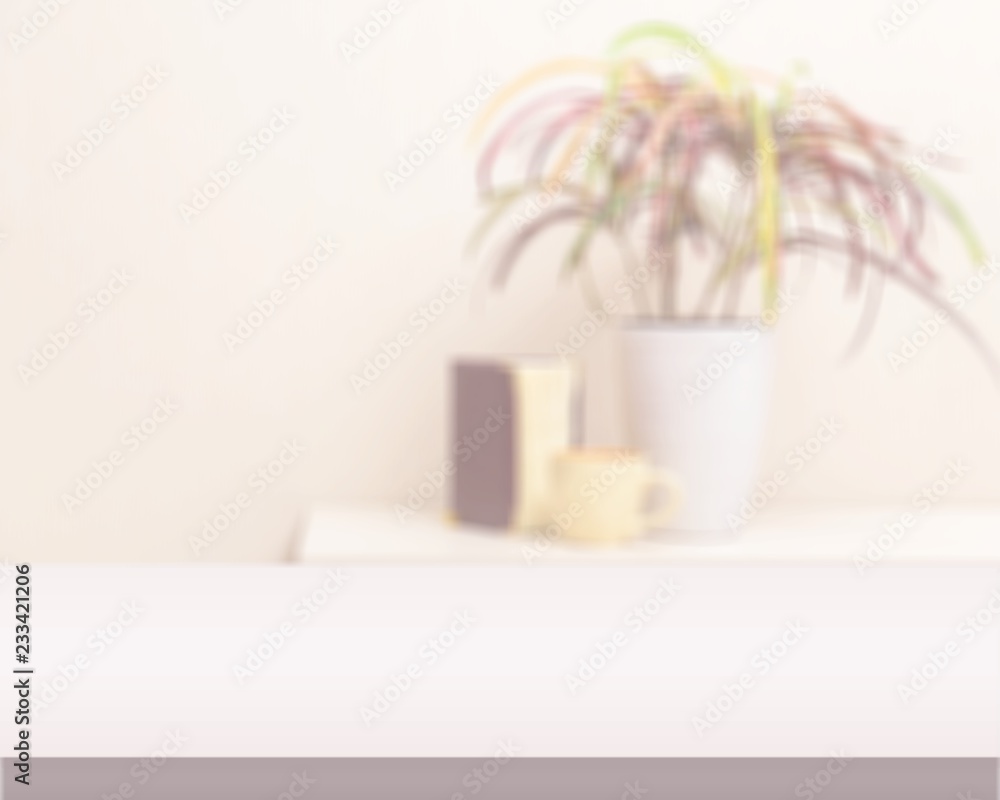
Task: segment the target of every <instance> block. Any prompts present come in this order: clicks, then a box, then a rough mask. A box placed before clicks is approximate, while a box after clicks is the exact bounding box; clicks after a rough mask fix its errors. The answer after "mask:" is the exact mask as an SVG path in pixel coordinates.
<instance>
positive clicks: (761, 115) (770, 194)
mask: <svg viewBox="0 0 1000 800" xmlns="http://www.w3.org/2000/svg"><path fill="white" fill-rule="evenodd" d="M753 115H754V143H755V145H756V152H757V153H760V164H759V166H758V169H757V181H758V191H759V208H758V211H757V220H758V225H757V243H758V247H759V250H760V257H761V264H762V266H763V268H764V305H765V307H766V308H771V307H772V306H773V305H774V302H775V300H776V299H777V296H778V278H779V276H778V236H779V224H780V221H779V218H778V192H779V185H778V159H777V150H776V148H775V147H774V136H773V129H772V127H771V115H770V114H769V113H768V110H767V107H766V105H765V104H764V102H763V101H762V100H761V99H760V98H759V97H757V96H756V95H755V96H754V98H753ZM755 155H756V153H755Z"/></svg>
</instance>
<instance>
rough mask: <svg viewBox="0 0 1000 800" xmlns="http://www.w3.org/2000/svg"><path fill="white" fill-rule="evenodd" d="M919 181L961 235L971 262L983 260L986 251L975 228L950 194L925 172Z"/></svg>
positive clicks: (978, 262) (979, 262)
mask: <svg viewBox="0 0 1000 800" xmlns="http://www.w3.org/2000/svg"><path fill="white" fill-rule="evenodd" d="M920 183H921V185H922V186H923V187H924V188H925V189H926V190H927V193H928V194H929V195H930V196H931V198H932V199H933V200H934V201H935V202H936V203H937V204H938V206H940V208H941V210H942V211H944V213H945V216H946V217H947V218H948V220H949V221H950V222H951V224H952V227H954V228H955V230H956V231H958V234H959V235H960V236H961V237H962V242H963V243H964V244H965V249H966V250H967V251H968V253H969V258H971V259H972V262H973V264H977V265H978V264H981V263H982V262H983V261H985V260H986V251H985V250H984V249H983V245H982V243H981V242H980V241H979V237H978V236H977V235H976V231H975V229H974V228H973V227H972V224H971V223H970V222H969V220H968V218H966V216H965V214H963V213H962V210H961V209H960V208H959V207H958V204H957V203H956V202H955V201H954V200H953V199H952V197H951V195H950V194H948V192H946V191H945V190H944V188H943V187H942V186H941V185H940V184H938V183H937V182H936V181H933V180H931V178H930V177H929V176H928V175H927V174H926V173H924V174H923V175H922V176H921V178H920Z"/></svg>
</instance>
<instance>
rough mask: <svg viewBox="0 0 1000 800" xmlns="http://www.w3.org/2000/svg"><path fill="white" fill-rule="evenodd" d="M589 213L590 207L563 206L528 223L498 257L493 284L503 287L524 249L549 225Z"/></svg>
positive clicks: (550, 210)
mask: <svg viewBox="0 0 1000 800" xmlns="http://www.w3.org/2000/svg"><path fill="white" fill-rule="evenodd" d="M589 214H590V209H588V208H582V207H577V206H561V207H559V208H552V209H549V210H548V211H546V212H544V213H543V214H542V215H541V216H539V217H538V218H536V219H535V220H534V221H533V222H531V223H530V224H529V225H526V226H525V227H524V228H522V229H521V230H520V231H518V233H517V235H516V236H514V237H513V238H512V239H511V240H510V241H509V242H508V243H507V246H506V247H505V248H504V250H503V252H502V253H501V254H500V258H499V259H497V263H496V267H495V269H494V271H493V285H494V286H497V287H501V286H503V285H504V284H505V283H506V282H507V279H508V278H509V277H510V273H511V271H512V270H513V268H514V265H515V264H516V263H517V260H518V258H520V256H521V254H522V253H523V252H524V249H525V248H526V247H527V246H528V245H529V244H530V243H531V242H532V240H534V239H535V237H537V236H538V235H539V234H540V233H542V232H543V231H545V230H546V229H547V228H549V226H551V225H553V224H555V223H557V222H563V221H566V220H568V219H572V218H574V217H584V216H588V215H589Z"/></svg>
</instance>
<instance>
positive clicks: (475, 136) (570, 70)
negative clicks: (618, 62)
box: [469, 58, 607, 143]
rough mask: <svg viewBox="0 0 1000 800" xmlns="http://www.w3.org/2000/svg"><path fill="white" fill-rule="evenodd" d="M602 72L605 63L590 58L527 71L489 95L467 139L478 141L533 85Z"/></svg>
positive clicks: (562, 60) (600, 74)
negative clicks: (500, 115) (507, 107)
mask: <svg viewBox="0 0 1000 800" xmlns="http://www.w3.org/2000/svg"><path fill="white" fill-rule="evenodd" d="M606 72H607V62H605V61H602V60H599V59H593V58H563V59H558V60H556V61H549V62H547V63H545V64H541V65H540V66H538V67H535V68H534V69H531V70H528V71H527V72H525V73H523V74H522V75H521V76H519V77H518V78H515V79H514V80H513V81H511V82H510V83H508V84H507V85H506V86H504V87H503V88H502V89H500V91H498V92H497V93H496V94H495V95H494V96H493V99H492V100H490V102H489V103H488V104H487V105H486V107H485V108H484V109H483V110H482V112H481V113H480V115H479V117H478V118H477V119H476V121H475V122H474V123H473V125H472V129H471V131H470V133H469V139H470V140H471V141H472V142H473V143H475V142H477V141H479V140H480V139H481V137H482V135H483V132H484V131H485V130H486V129H487V127H489V125H490V123H491V122H492V121H493V119H494V117H496V115H497V114H498V113H500V111H501V109H503V108H504V106H506V105H507V103H508V102H509V101H510V100H512V99H513V98H515V97H517V96H518V95H520V94H521V93H522V92H524V91H525V90H527V89H530V88H532V87H533V86H537V85H538V84H540V83H543V82H544V81H548V80H551V79H552V78H558V77H565V76H567V75H568V76H572V77H574V78H579V77H580V75H581V74H591V75H597V76H603V75H605V74H606Z"/></svg>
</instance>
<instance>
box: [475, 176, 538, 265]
mask: <svg viewBox="0 0 1000 800" xmlns="http://www.w3.org/2000/svg"><path fill="white" fill-rule="evenodd" d="M538 188H540V187H538ZM531 191H532V187H531V186H530V185H524V184H518V185H516V186H511V187H508V188H506V189H503V190H501V191H499V192H496V193H495V194H494V195H493V196H492V197H490V198H489V202H490V207H489V208H488V209H487V211H486V214H485V215H484V216H483V219H482V220H481V221H480V222H479V223H478V224H477V225H476V227H475V229H474V230H473V232H472V235H471V236H470V237H469V241H468V243H467V244H466V252H467V253H474V252H476V251H477V250H479V248H480V246H481V245H482V242H483V239H484V238H485V237H486V234H488V233H489V232H490V231H491V230H492V229H493V226H494V225H496V223H497V221H498V220H499V219H500V216H501V215H502V214H503V213H504V212H505V211H506V210H507V209H509V208H510V207H511V205H513V203H514V201H515V200H517V199H518V198H521V197H524V196H526V195H528V194H530V192H531Z"/></svg>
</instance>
